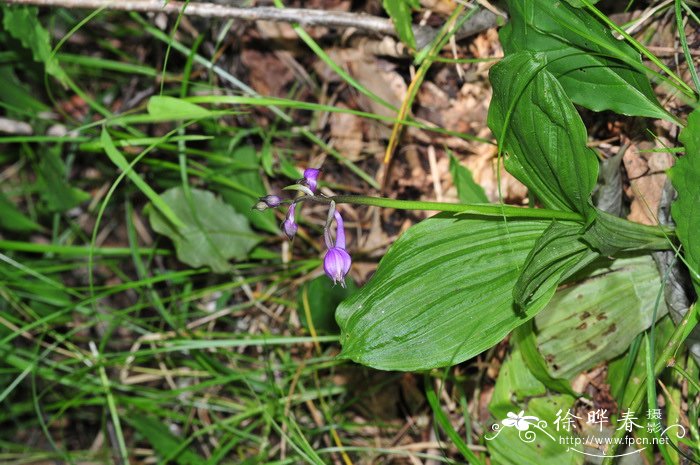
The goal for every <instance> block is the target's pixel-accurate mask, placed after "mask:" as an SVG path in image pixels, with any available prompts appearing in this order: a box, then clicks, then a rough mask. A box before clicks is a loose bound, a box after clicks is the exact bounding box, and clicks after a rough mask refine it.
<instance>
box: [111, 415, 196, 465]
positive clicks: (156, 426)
mask: <svg viewBox="0 0 700 465" xmlns="http://www.w3.org/2000/svg"><path fill="white" fill-rule="evenodd" d="M124 419H125V420H127V422H129V424H131V425H132V426H133V427H134V428H135V429H136V431H138V432H139V433H140V434H141V436H142V437H143V439H145V440H146V441H148V443H149V444H151V445H152V446H153V448H154V449H155V450H156V452H157V453H158V455H159V456H161V457H168V456H170V454H171V453H172V451H173V450H176V449H179V448H180V445H181V444H182V439H181V438H177V437H175V436H173V434H172V433H171V432H170V431H169V430H168V427H167V426H166V425H164V424H163V423H162V422H161V421H160V420H159V419H157V418H153V417H147V416H144V415H128V416H125V417H124ZM172 460H173V461H174V462H175V463H177V464H178V465H204V464H205V463H207V461H206V460H205V459H204V458H203V457H200V456H199V455H197V454H196V453H195V452H193V451H192V450H190V449H189V448H183V449H182V452H180V453H179V454H178V455H177V456H175V457H172Z"/></svg>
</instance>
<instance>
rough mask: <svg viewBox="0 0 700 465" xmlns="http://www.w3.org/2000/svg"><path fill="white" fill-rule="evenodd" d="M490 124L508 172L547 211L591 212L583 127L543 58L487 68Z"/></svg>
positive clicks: (589, 160) (589, 159) (592, 160)
mask: <svg viewBox="0 0 700 465" xmlns="http://www.w3.org/2000/svg"><path fill="white" fill-rule="evenodd" d="M490 79H491V84H492V85H493V100H492V101H491V106H490V108H489V116H488V125H489V127H490V128H491V130H492V131H493V133H494V134H495V135H496V137H497V138H498V140H499V142H500V143H501V144H502V148H503V150H505V152H506V153H507V154H508V158H507V159H506V162H505V163H506V168H508V171H510V172H511V173H512V174H513V175H514V176H515V177H516V178H518V179H519V180H520V181H522V182H523V184H525V185H526V186H527V187H528V188H529V189H530V191H532V192H533V193H534V194H535V195H536V196H537V198H538V199H539V200H540V201H541V202H542V203H543V204H544V205H545V206H546V207H548V208H553V209H557V210H570V211H576V212H579V213H582V214H584V215H588V214H591V213H592V211H593V210H592V207H591V205H590V196H591V192H592V190H593V187H594V186H595V183H596V179H597V178H598V160H597V158H596V156H595V152H593V150H591V149H590V148H588V147H586V140H587V135H586V128H585V126H584V125H583V122H582V121H581V117H580V116H579V114H578V113H577V112H576V109H575V108H574V105H573V104H572V103H571V101H570V100H569V98H568V97H567V95H566V93H565V92H564V90H563V89H562V87H561V85H560V84H559V82H558V81H557V80H556V79H555V78H554V76H553V75H552V74H551V73H550V72H549V71H547V70H546V69H544V59H543V56H542V55H541V54H532V53H529V52H519V53H516V54H514V55H510V56H508V57H506V58H505V59H503V60H501V62H499V63H498V64H497V65H496V66H494V67H493V68H491V73H490Z"/></svg>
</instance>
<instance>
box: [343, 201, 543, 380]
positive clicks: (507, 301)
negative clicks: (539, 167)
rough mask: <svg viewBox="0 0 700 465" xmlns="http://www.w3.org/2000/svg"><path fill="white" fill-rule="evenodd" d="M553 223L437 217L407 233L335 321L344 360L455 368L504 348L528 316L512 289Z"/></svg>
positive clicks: (388, 366) (534, 307)
mask: <svg viewBox="0 0 700 465" xmlns="http://www.w3.org/2000/svg"><path fill="white" fill-rule="evenodd" d="M548 225H549V223H548V222H547V221H538V220H509V221H508V222H507V223H504V222H503V220H502V219H500V218H492V219H483V218H469V219H457V218H454V217H451V216H449V215H439V216H436V217H434V218H430V219H428V220H425V221H423V222H421V223H419V224H417V225H415V226H413V227H411V228H410V229H409V230H408V231H406V232H405V233H404V234H403V235H402V236H401V237H400V238H399V240H398V241H396V243H395V244H394V245H393V246H392V247H391V249H390V250H389V252H388V253H387V254H386V255H385V256H384V258H383V259H382V261H381V262H380V264H379V269H378V270H377V272H376V274H375V275H374V276H373V278H372V280H371V281H370V282H369V283H368V284H367V285H365V286H364V287H363V288H362V290H361V291H360V292H359V293H357V294H355V295H353V296H352V297H350V298H349V299H348V300H345V301H344V302H343V303H342V304H341V305H340V307H338V311H337V314H336V319H337V321H338V324H339V326H340V329H341V342H342V344H343V352H342V355H343V356H345V357H347V358H351V359H352V360H355V361H356V362H359V363H363V364H365V365H369V366H372V367H375V368H381V369H385V370H423V369H427V368H433V367H439V366H446V365H452V364H455V363H459V362H461V361H463V360H466V359H468V358H470V357H472V356H474V355H476V354H478V353H480V352H482V351H483V350H485V349H487V348H489V347H491V346H492V345H494V344H496V343H497V342H498V341H500V340H501V339H503V337H504V336H505V335H506V334H508V332H510V331H511V330H512V329H513V328H515V327H516V326H518V325H520V324H522V323H524V322H525V321H527V320H528V319H529V318H531V317H532V316H534V315H535V314H536V313H537V311H539V310H540V309H541V308H542V307H543V306H544V304H545V303H546V301H547V300H548V299H549V297H551V293H553V292H554V289H551V293H550V294H549V295H543V296H542V297H541V298H539V299H537V300H535V301H533V302H532V303H531V305H530V306H529V307H528V308H527V309H526V310H525V311H523V312H520V311H519V310H517V309H516V308H515V307H514V304H513V294H512V289H513V285H514V284H515V282H516V281H517V279H518V276H519V272H520V270H521V269H522V266H523V264H524V262H525V259H526V257H527V255H528V253H529V251H530V250H531V249H532V247H533V246H534V244H535V242H536V240H537V238H538V237H539V236H540V235H541V234H542V232H543V231H544V230H545V229H546V228H547V226H548Z"/></svg>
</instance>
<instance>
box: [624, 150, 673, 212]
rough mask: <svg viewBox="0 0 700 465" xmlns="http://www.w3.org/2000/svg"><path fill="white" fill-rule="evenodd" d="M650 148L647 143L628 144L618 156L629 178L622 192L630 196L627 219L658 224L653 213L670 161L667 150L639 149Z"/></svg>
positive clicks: (664, 182)
mask: <svg viewBox="0 0 700 465" xmlns="http://www.w3.org/2000/svg"><path fill="white" fill-rule="evenodd" d="M652 148H654V144H652V143H651V142H641V143H639V144H631V145H630V146H629V148H628V149H627V151H626V152H625V154H624V155H623V158H622V162H623V163H624V165H625V170H626V171H627V176H628V177H629V179H630V187H629V188H628V189H627V192H626V193H627V195H628V196H629V197H630V198H631V199H632V203H631V204H630V214H629V215H627V219H628V220H630V221H634V222H636V223H641V224H648V225H655V224H658V221H657V219H656V215H657V212H658V210H659V203H660V202H661V194H662V192H663V188H664V185H665V184H666V180H667V176H666V170H667V169H669V168H670V167H671V166H673V160H674V159H673V155H671V154H670V153H663V152H640V151H639V150H640V149H642V150H647V149H652Z"/></svg>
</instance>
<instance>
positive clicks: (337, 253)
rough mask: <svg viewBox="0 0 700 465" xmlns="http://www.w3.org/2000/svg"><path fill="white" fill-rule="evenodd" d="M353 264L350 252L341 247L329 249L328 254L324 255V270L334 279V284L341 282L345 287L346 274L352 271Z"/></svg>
mask: <svg viewBox="0 0 700 465" xmlns="http://www.w3.org/2000/svg"><path fill="white" fill-rule="evenodd" d="M351 264H352V259H351V258H350V254H349V253H347V252H346V251H345V249H341V248H340V247H333V248H331V249H328V252H326V256H325V257H323V271H325V272H326V275H328V277H329V278H331V279H332V280H333V284H338V283H340V285H341V286H343V287H345V275H347V274H348V271H350V265H351Z"/></svg>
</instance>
